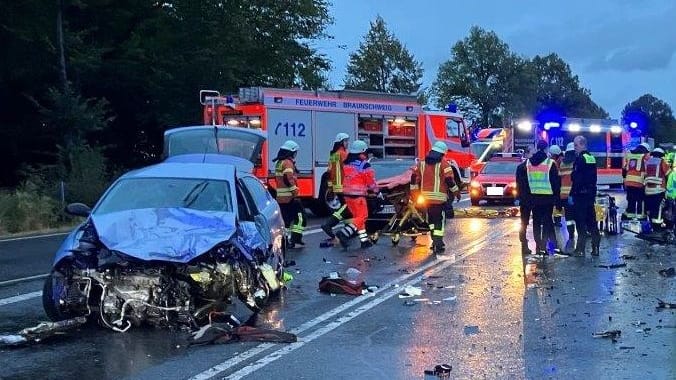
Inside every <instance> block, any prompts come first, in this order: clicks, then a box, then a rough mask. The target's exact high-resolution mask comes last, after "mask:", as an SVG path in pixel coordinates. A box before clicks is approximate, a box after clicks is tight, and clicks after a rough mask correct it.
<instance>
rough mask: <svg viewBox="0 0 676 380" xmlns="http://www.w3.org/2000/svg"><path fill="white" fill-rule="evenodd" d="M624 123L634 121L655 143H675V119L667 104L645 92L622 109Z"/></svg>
mask: <svg viewBox="0 0 676 380" xmlns="http://www.w3.org/2000/svg"><path fill="white" fill-rule="evenodd" d="M622 119H623V120H624V122H625V123H630V122H636V123H638V124H639V127H640V128H641V129H642V130H643V131H644V132H645V134H646V135H647V136H648V137H653V138H654V139H655V141H656V142H657V143H676V119H675V118H674V114H673V111H672V109H671V107H670V106H669V104H667V103H666V102H664V101H662V100H660V99H658V98H656V97H654V96H653V95H651V94H645V95H642V96H641V97H639V98H638V99H636V100H634V101H633V102H631V103H628V104H627V105H626V106H624V109H623V110H622Z"/></svg>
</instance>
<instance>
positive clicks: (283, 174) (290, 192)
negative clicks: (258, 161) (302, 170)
mask: <svg viewBox="0 0 676 380" xmlns="http://www.w3.org/2000/svg"><path fill="white" fill-rule="evenodd" d="M297 181H298V179H297V178H296V165H295V164H294V162H293V160H291V159H290V158H287V159H284V160H279V161H277V164H276V165H275V184H276V185H277V188H276V190H277V203H280V204H284V203H289V202H291V201H292V200H293V199H294V198H295V197H297V196H298V186H297Z"/></svg>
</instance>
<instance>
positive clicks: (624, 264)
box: [597, 263, 627, 269]
mask: <svg viewBox="0 0 676 380" xmlns="http://www.w3.org/2000/svg"><path fill="white" fill-rule="evenodd" d="M626 266H627V264H626V263H616V264H601V265H597V267H599V268H605V269H616V268H622V267H626Z"/></svg>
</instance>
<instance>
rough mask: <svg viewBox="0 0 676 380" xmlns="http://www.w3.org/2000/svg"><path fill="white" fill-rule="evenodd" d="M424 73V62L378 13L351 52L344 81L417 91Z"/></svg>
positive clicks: (378, 88) (357, 85)
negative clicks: (389, 27)
mask: <svg viewBox="0 0 676 380" xmlns="http://www.w3.org/2000/svg"><path fill="white" fill-rule="evenodd" d="M422 74H423V69H422V64H421V63H420V62H418V61H416V60H415V58H414V57H413V55H412V54H411V53H410V52H409V51H408V49H407V48H406V47H405V46H404V45H402V43H401V42H400V41H399V40H398V39H397V38H396V37H395V36H394V35H393V34H392V33H390V32H389V31H388V30H387V26H386V25H385V21H384V20H383V19H382V17H380V16H378V17H377V18H376V20H375V21H373V22H371V28H370V29H369V31H368V33H367V34H366V36H364V40H363V41H362V42H361V43H360V44H359V49H357V51H356V52H354V53H352V54H350V62H349V63H348V65H347V76H346V77H345V83H344V85H345V88H351V89H356V90H368V91H378V92H388V93H395V94H408V95H413V94H417V93H418V90H419V89H420V86H421V84H422V82H421V79H422ZM422 97H424V95H422V96H421V98H422Z"/></svg>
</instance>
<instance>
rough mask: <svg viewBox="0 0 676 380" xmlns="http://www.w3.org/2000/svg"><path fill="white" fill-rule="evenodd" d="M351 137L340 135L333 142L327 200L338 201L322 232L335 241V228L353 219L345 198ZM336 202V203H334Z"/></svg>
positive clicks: (323, 225)
mask: <svg viewBox="0 0 676 380" xmlns="http://www.w3.org/2000/svg"><path fill="white" fill-rule="evenodd" d="M349 139H350V135H348V134H347V133H342V132H341V133H338V134H337V135H336V138H335V139H334V140H333V148H332V149H331V153H330V155H329V168H328V170H327V172H328V173H329V181H328V183H327V185H328V194H327V197H326V198H327V200H331V199H335V200H337V203H336V208H335V209H334V210H335V211H334V212H333V214H331V216H330V217H329V219H328V220H327V221H326V222H325V223H324V224H322V230H323V231H324V233H326V234H327V235H328V236H329V240H333V239H334V238H335V237H336V235H335V234H334V233H333V227H335V226H337V225H338V223H340V222H341V221H343V220H347V219H349V218H351V217H352V216H351V215H350V211H349V210H348V209H347V205H346V204H345V198H344V197H343V176H344V174H343V165H344V161H345V159H346V158H347V154H348V153H347V143H348V140H349ZM334 202H335V201H334Z"/></svg>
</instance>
